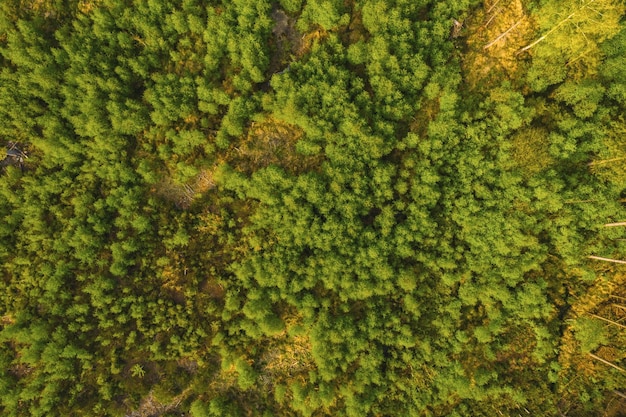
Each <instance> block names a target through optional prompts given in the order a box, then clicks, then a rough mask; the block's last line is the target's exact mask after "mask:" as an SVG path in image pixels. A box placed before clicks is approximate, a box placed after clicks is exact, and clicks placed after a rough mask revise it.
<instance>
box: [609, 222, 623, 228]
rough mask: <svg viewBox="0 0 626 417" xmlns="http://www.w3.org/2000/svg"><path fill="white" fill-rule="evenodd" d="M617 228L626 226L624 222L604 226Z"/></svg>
mask: <svg viewBox="0 0 626 417" xmlns="http://www.w3.org/2000/svg"><path fill="white" fill-rule="evenodd" d="M617 226H626V222H618V223H607V224H605V225H604V227H617Z"/></svg>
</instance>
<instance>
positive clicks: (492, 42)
mask: <svg viewBox="0 0 626 417" xmlns="http://www.w3.org/2000/svg"><path fill="white" fill-rule="evenodd" d="M520 23H522V20H518V21H517V22H515V24H514V25H513V26H511V27H510V28H508V29H507V30H506V31H504V33H502V34H501V35H500V36H498V37H497V38H495V39H494V40H492V41H491V42H489V43H488V44H487V45H485V47H484V48H483V49H487V48H490V47H492V46H493V45H494V44H495V43H496V42H498V41H499V40H500V39H502V38H504V37H505V36H506V35H508V34H509V32H511V31H512V30H513V29H515V28H516V27H517V26H518V25H519V24H520Z"/></svg>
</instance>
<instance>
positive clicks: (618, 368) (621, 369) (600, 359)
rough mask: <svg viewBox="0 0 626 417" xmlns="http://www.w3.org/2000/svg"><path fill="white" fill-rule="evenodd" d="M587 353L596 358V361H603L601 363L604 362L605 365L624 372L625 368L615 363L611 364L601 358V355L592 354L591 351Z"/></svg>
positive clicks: (625, 371)
mask: <svg viewBox="0 0 626 417" xmlns="http://www.w3.org/2000/svg"><path fill="white" fill-rule="evenodd" d="M587 355H589V356H591V357H592V358H594V359H596V360H598V361H600V362H602V363H603V364H605V365H609V366H610V367H611V368H615V369H617V370H618V371H621V372H624V373H626V369H624V368H620V367H619V366H617V365H615V364H613V363H611V362H609V361H607V360H605V359H602V358H601V357H599V356H596V355H594V354H593V353H587Z"/></svg>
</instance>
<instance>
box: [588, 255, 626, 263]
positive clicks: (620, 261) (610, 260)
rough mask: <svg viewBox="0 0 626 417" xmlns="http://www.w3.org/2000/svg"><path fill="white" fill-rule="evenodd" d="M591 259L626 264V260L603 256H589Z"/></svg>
mask: <svg viewBox="0 0 626 417" xmlns="http://www.w3.org/2000/svg"><path fill="white" fill-rule="evenodd" d="M588 258H589V259H595V260H597V261H606V262H613V263H615V264H626V261H622V260H619V259H611V258H602V257H601V256H588Z"/></svg>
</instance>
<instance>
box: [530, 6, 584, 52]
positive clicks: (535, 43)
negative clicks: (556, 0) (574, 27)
mask: <svg viewBox="0 0 626 417" xmlns="http://www.w3.org/2000/svg"><path fill="white" fill-rule="evenodd" d="M595 1H596V0H590V1H589V2H588V3H587V4H585V5H583V6H581V8H580V9H578V10H576V11H575V12H572V13H571V14H570V15H569V16H567V17H566V18H565V19H563V20H561V21H560V22H559V23H557V24H556V25H554V26H553V27H552V29H550V30H549V31H548V32H546V34H545V35H543V36H542V37H540V38H539V39H537V40H536V41H534V42H533V43H531V44H530V45H527V46H525V47H523V48H522V49H520V51H519V53H522V52H525V51H528V50H529V49H530V48H532V47H533V46H535V45H537V44H538V43H539V42H541V41H543V40H544V39H546V38H547V37H548V35H550V34H551V33H552V32H554V31H555V30H557V29H558V28H559V27H561V25H562V24H563V23H565V22H567V21H568V20H570V19H571V18H572V17H574V16H576V13H578V12H580V11H581V10H583V9H585V8H586V7H587V6H589V5H590V4H591V3H593V2H595Z"/></svg>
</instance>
